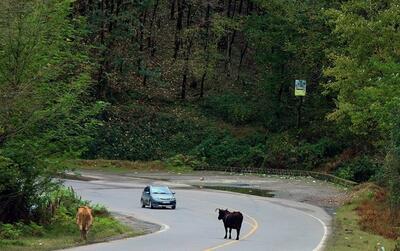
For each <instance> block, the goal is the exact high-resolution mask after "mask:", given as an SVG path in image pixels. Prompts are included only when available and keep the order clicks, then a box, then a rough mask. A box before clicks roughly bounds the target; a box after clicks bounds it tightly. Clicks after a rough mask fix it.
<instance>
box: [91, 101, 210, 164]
mask: <svg viewBox="0 0 400 251" xmlns="http://www.w3.org/2000/svg"><path fill="white" fill-rule="evenodd" d="M105 117H106V121H107V122H106V123H105V125H104V126H103V127H102V128H101V129H100V130H99V131H98V135H97V137H96V139H95V141H93V143H92V145H91V147H90V150H89V151H88V152H87V154H86V157H88V158H106V159H125V160H160V159H165V158H168V157H171V156H174V155H177V154H187V153H188V152H189V151H190V150H191V149H193V148H194V147H195V146H196V145H197V144H198V143H200V142H201V139H202V138H203V137H204V135H205V134H206V131H205V130H204V128H203V126H202V125H199V124H197V123H194V122H191V121H190V120H185V119H181V118H178V117H175V116H173V115H167V114H162V113H154V112H153V111H149V110H147V109H144V108H143V107H133V108H132V107H131V108H129V107H124V108H119V109H117V108H115V107H114V108H112V109H110V110H108V111H107V113H106V114H105Z"/></svg>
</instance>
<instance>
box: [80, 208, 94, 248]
mask: <svg viewBox="0 0 400 251" xmlns="http://www.w3.org/2000/svg"><path fill="white" fill-rule="evenodd" d="M92 223H93V216H92V209H91V208H89V207H88V206H83V207H79V208H78V212H77V213H76V224H78V226H79V230H80V231H81V240H87V233H88V232H89V228H90V226H91V225H92Z"/></svg>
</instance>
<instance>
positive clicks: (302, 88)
mask: <svg viewBox="0 0 400 251" xmlns="http://www.w3.org/2000/svg"><path fill="white" fill-rule="evenodd" d="M294 95H295V96H305V95H306V81H305V80H298V79H296V80H295V81H294Z"/></svg>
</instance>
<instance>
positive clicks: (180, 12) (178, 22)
mask: <svg viewBox="0 0 400 251" xmlns="http://www.w3.org/2000/svg"><path fill="white" fill-rule="evenodd" d="M183 1H184V0H177V4H178V18H177V20H176V30H175V48H174V59H175V60H176V59H177V57H178V53H179V48H180V46H181V31H182V28H183V27H182V21H183V11H184V9H183V8H184V6H183Z"/></svg>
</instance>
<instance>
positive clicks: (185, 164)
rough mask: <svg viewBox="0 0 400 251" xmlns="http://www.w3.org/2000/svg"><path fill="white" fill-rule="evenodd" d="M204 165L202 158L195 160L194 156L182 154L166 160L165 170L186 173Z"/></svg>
mask: <svg viewBox="0 0 400 251" xmlns="http://www.w3.org/2000/svg"><path fill="white" fill-rule="evenodd" d="M206 165H207V163H206V162H205V161H204V158H203V159H197V158H196V157H194V156H190V155H183V154H178V155H175V156H173V157H171V158H168V159H167V160H166V167H167V169H168V170H170V171H174V172H188V171H192V170H194V169H196V168H201V167H204V166H206Z"/></svg>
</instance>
